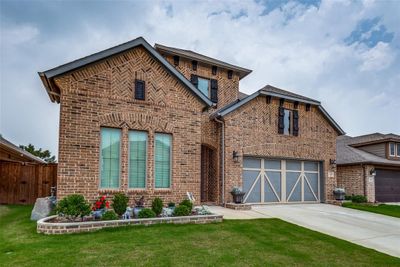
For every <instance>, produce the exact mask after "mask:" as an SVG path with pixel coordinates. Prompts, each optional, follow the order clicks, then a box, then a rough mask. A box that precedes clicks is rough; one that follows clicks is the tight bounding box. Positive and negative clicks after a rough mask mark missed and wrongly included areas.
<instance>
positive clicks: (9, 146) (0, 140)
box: [0, 134, 47, 164]
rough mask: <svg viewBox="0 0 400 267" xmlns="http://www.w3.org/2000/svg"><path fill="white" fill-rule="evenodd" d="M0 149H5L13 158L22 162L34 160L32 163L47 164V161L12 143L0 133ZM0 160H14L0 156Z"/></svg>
mask: <svg viewBox="0 0 400 267" xmlns="http://www.w3.org/2000/svg"><path fill="white" fill-rule="evenodd" d="M0 149H1V150H3V151H5V152H6V153H7V154H9V155H12V156H13V157H14V158H16V159H18V160H19V161H22V162H34V163H41V164H47V162H46V161H44V160H43V159H41V158H39V157H36V156H35V155H32V154H31V153H29V152H28V151H25V150H23V149H22V148H20V147H18V146H16V145H14V144H13V143H11V142H10V141H8V140H7V139H5V138H4V137H3V136H2V135H1V134H0ZM0 160H5V161H15V160H11V159H4V158H0Z"/></svg>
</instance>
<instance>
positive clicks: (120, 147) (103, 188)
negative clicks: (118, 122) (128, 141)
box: [98, 126, 123, 191]
mask: <svg viewBox="0 0 400 267" xmlns="http://www.w3.org/2000/svg"><path fill="white" fill-rule="evenodd" d="M102 129H117V130H119V161H118V162H119V177H118V187H102V186H101V161H102V158H103V155H102V150H103V149H102V147H101V143H102V138H101V130H102ZM122 137H123V131H122V129H121V128H114V127H107V126H101V127H100V144H99V149H100V151H99V152H100V153H99V156H100V157H99V178H98V189H99V190H103V191H104V190H117V189H119V188H121V177H122V175H121V173H122V164H121V160H122Z"/></svg>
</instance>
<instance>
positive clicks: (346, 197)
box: [344, 195, 353, 200]
mask: <svg viewBox="0 0 400 267" xmlns="http://www.w3.org/2000/svg"><path fill="white" fill-rule="evenodd" d="M352 197H353V196H349V195H347V196H344V200H351V198H352Z"/></svg>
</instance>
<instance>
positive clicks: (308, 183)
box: [243, 157, 320, 203]
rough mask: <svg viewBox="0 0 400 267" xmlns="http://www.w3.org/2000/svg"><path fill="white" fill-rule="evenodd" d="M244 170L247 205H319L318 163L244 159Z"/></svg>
mask: <svg viewBox="0 0 400 267" xmlns="http://www.w3.org/2000/svg"><path fill="white" fill-rule="evenodd" d="M243 168H244V169H243V190H244V191H245V192H246V195H245V199H244V201H245V202H247V203H259V202H261V203H274V202H303V201H315V202H318V201H319V186H320V183H319V178H320V175H319V163H318V162H308V161H299V160H277V159H259V158H246V157H245V158H244V160H243ZM282 187H283V188H282Z"/></svg>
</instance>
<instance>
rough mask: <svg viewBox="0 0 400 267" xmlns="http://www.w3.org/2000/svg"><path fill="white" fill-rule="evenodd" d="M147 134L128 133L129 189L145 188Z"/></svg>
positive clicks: (138, 132) (139, 132)
mask: <svg viewBox="0 0 400 267" xmlns="http://www.w3.org/2000/svg"><path fill="white" fill-rule="evenodd" d="M146 158H147V133H146V132H141V131H129V188H146Z"/></svg>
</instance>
